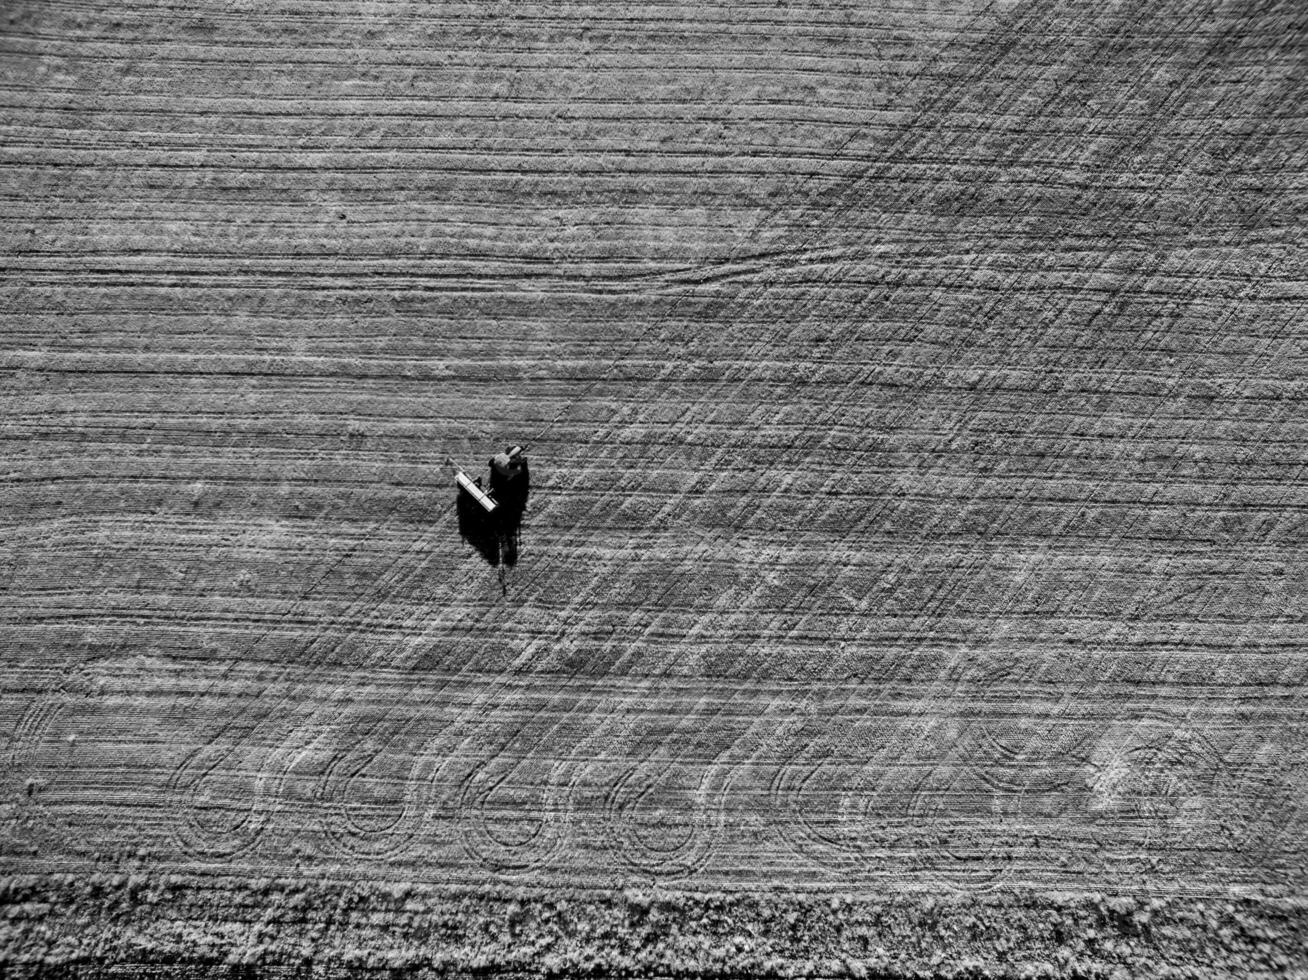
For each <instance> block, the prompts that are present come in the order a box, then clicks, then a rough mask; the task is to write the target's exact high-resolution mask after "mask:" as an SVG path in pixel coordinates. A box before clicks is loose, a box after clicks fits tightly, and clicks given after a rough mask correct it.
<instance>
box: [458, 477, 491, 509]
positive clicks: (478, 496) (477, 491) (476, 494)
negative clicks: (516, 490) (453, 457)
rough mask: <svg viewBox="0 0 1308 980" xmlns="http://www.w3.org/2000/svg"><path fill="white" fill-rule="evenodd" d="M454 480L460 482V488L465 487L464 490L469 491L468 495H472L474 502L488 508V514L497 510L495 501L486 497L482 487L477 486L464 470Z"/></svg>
mask: <svg viewBox="0 0 1308 980" xmlns="http://www.w3.org/2000/svg"><path fill="white" fill-rule="evenodd" d="M454 479H455V480H456V481H457V482H458V484H459V486H461V487H463V489H464V490H467V491H468V493H470V494H472V499H473V500H475V501H477V503H479V504H481V505H482V507H484V508H486V513H488V514H489V513H490V512H491V511H493V510H494V509H495V501H493V500H491V498H490V497H488V496H486V492H485V491H484V490H482V488H481V487H479V486H477V484H475V483H473V482H472V481H471V480H469V479H468V476H467V474H466V473H464V472H463V471H462V470H460V471H459V472H458V473H455V474H454Z"/></svg>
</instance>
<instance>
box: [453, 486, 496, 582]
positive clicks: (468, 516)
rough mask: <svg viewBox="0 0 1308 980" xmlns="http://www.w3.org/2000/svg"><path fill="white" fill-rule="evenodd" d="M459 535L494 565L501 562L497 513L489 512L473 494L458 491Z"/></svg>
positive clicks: (462, 490) (461, 489) (461, 490)
mask: <svg viewBox="0 0 1308 980" xmlns="http://www.w3.org/2000/svg"><path fill="white" fill-rule="evenodd" d="M458 494H459V500H458V509H459V535H460V537H462V538H463V540H464V541H466V542H468V544H470V545H472V547H473V548H474V549H476V551H477V553H478V554H480V555H481V556H482V557H483V558H485V559H486V561H487V562H488V563H489V564H490V565H491V566H493V567H498V566H499V563H500V538H499V530H498V527H497V522H496V520H495V518H496V515H495V514H488V513H486V511H485V510H484V509H483V508H482V506H481V504H479V503H477V501H476V500H474V499H473V496H472V494H470V493H468V491H466V490H464V489H463V488H462V487H460V488H459V491H458Z"/></svg>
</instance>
